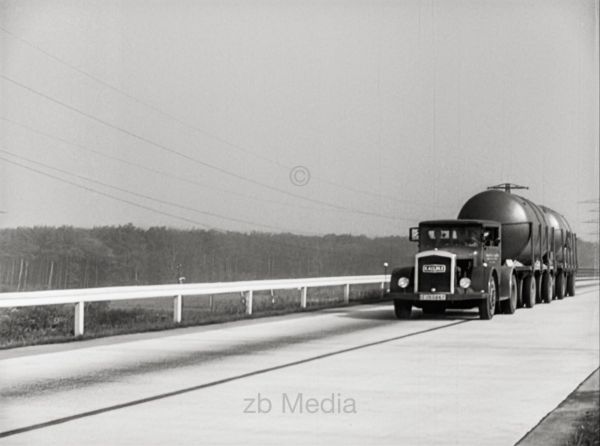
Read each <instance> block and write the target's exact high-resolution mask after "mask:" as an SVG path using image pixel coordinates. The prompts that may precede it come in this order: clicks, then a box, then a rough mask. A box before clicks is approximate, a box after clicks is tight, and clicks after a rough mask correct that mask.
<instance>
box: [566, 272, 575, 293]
mask: <svg viewBox="0 0 600 446" xmlns="http://www.w3.org/2000/svg"><path fill="white" fill-rule="evenodd" d="M567 294H568V295H569V296H575V273H569V274H568V275H567Z"/></svg>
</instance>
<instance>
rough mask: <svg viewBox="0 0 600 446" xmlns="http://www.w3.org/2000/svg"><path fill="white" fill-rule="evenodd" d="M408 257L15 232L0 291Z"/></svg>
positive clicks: (592, 247) (5, 248)
mask: <svg viewBox="0 0 600 446" xmlns="http://www.w3.org/2000/svg"><path fill="white" fill-rule="evenodd" d="M578 243H579V244H578V252H579V265H580V266H581V267H593V266H597V264H598V259H597V256H598V244H597V243H594V244H593V243H589V242H585V241H579V242H578ZM415 252H416V245H415V244H414V243H411V242H409V241H408V240H407V238H406V237H398V236H390V237H376V238H369V237H366V236H354V235H333V234H330V235H324V236H320V237H317V236H312V237H309V236H300V235H294V234H272V233H263V232H251V233H239V232H220V231H215V230H196V229H194V230H180V229H172V228H166V227H151V228H148V229H142V228H138V227H135V226H133V225H132V224H127V225H122V226H102V227H95V228H91V229H89V228H88V229H86V228H75V227H71V226H61V227H47V226H36V227H19V228H14V229H2V230H0V291H23V290H44V289H66V288H88V287H102V286H117V285H153V284H164V283H174V282H176V281H177V280H178V278H179V277H181V276H185V277H186V282H217V281H233V280H253V279H271V278H293V277H319V276H338V275H360V274H380V273H383V271H384V267H383V263H384V262H388V263H389V265H390V269H391V268H392V267H395V266H404V265H410V264H412V262H413V260H412V257H413V255H414V253H415Z"/></svg>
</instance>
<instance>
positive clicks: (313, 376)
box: [0, 285, 600, 445]
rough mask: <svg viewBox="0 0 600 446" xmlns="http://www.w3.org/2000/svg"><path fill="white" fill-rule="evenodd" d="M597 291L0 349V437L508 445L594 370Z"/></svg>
mask: <svg viewBox="0 0 600 446" xmlns="http://www.w3.org/2000/svg"><path fill="white" fill-rule="evenodd" d="M598 307H599V290H598V286H597V285H595V286H587V287H582V288H579V289H578V295H577V296H576V297H573V298H566V299H564V300H563V301H554V302H552V303H551V304H549V305H548V304H539V305H536V306H535V308H533V309H531V310H528V309H521V310H518V311H517V313H516V314H514V315H512V316H505V315H497V316H496V317H494V319H493V320H492V321H480V320H478V319H477V314H476V312H468V311H467V312H452V313H449V314H448V315H446V316H445V317H434V318H431V317H424V316H423V315H421V314H420V313H418V314H417V315H416V317H415V318H414V319H413V320H409V321H397V320H395V318H394V315H393V310H392V308H391V305H390V304H389V303H387V304H381V305H367V306H353V307H346V308H342V309H334V310H325V311H319V312H313V313H303V314H295V315H288V316H282V317H275V318H266V319H256V320H251V321H240V322H233V323H227V324H221V325H214V326H207V327H196V328H188V329H181V330H174V331H169V332H161V333H150V334H142V335H132V336H121V337H115V338H108V339H100V340H94V341H87V342H80V343H72V344H63V345H51V346H43V347H28V348H22V349H16V350H8V351H3V352H0V444H18V445H31V444H43V445H54V444H55V445H70V444H86V445H87V444H92V445H95V444H97V445H107V444H127V445H172V444H182V445H198V444H211V445H212V444H235V445H237V444H257V445H265V444H277V445H280V444H285V445H290V444H328V445H329V444H344V445H354V444H356V445H365V444H381V445H401V444H404V445H441V444H448V445H468V444H472V445H511V444H514V443H516V442H517V441H518V440H519V439H520V438H521V437H523V435H525V434H526V433H527V432H528V431H529V430H530V429H531V428H533V427H534V426H535V425H536V424H537V423H538V422H539V421H540V420H541V419H542V418H543V417H544V416H545V415H546V414H547V413H548V412H550V411H551V410H552V409H554V408H555V407H556V406H557V405H558V404H559V403H560V402H561V401H562V400H563V399H564V398H565V397H566V396H567V395H568V394H569V393H570V392H571V391H573V389H575V388H576V387H577V386H578V384H579V383H581V382H582V381H583V380H584V379H585V378H586V377H587V376H589V375H590V374H591V373H592V372H593V371H594V370H595V369H597V368H598V366H599V365H600V357H599V355H600V354H599V325H600V324H599V308H598Z"/></svg>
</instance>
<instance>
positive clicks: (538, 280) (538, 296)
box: [535, 273, 542, 304]
mask: <svg viewBox="0 0 600 446" xmlns="http://www.w3.org/2000/svg"><path fill="white" fill-rule="evenodd" d="M535 303H536V304H541V303H542V274H541V273H540V274H538V275H536V276H535Z"/></svg>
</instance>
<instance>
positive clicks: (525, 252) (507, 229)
mask: <svg viewBox="0 0 600 446" xmlns="http://www.w3.org/2000/svg"><path fill="white" fill-rule="evenodd" d="M458 218H459V219H474V220H493V221H497V222H500V223H502V261H503V262H504V260H506V259H512V260H517V261H519V262H521V263H523V264H525V265H530V264H531V263H532V259H533V253H535V258H539V257H540V256H544V255H545V254H547V243H546V238H545V234H546V231H547V230H548V231H549V229H547V228H549V227H550V226H551V223H550V222H549V221H548V218H547V214H546V213H545V212H544V211H543V210H542V208H541V207H540V206H537V205H536V204H535V203H533V202H531V201H529V200H527V199H526V198H523V197H520V196H519V195H515V194H511V193H508V192H504V191H500V190H487V191H484V192H481V193H479V194H477V195H474V196H473V197H471V198H470V199H469V200H467V202H466V203H465V204H464V205H463V207H462V209H461V210H460V212H459V214H458ZM532 238H533V252H532V245H531V239H532ZM550 248H551V247H550ZM540 252H541V255H540Z"/></svg>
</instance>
